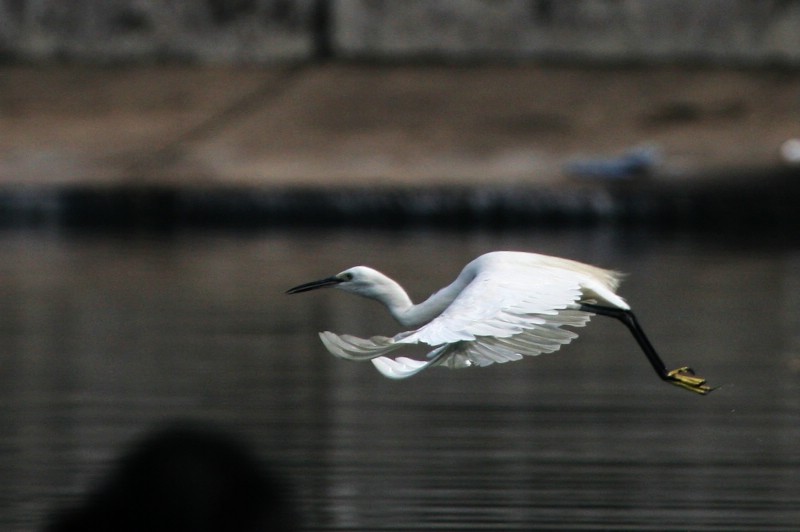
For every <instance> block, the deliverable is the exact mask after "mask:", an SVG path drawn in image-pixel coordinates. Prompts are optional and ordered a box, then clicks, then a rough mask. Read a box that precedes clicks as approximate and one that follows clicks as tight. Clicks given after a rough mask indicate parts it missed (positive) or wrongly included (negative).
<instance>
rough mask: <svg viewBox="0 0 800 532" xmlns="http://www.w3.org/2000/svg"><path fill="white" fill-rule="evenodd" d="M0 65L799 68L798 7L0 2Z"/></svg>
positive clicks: (431, 0) (309, 0) (668, 2)
mask: <svg viewBox="0 0 800 532" xmlns="http://www.w3.org/2000/svg"><path fill="white" fill-rule="evenodd" d="M0 58H5V59H7V60H23V61H41V60H62V59H68V60H77V61H90V62H117V61H153V60H189V61H197V62H234V63H272V62H288V61H306V60H316V59H328V58H346V59H371V60H379V61H381V60H392V61H398V60H419V59H426V60H445V61H470V60H520V59H523V60H527V59H570V60H574V59H577V60H590V61H611V62H620V61H623V62H629V61H638V62H642V61H644V62H648V61H698V62H712V63H725V64H747V65H753V64H755V65H760V64H781V65H795V66H796V65H800V0H457V1H456V0H69V1H68V0H0Z"/></svg>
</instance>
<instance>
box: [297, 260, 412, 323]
mask: <svg viewBox="0 0 800 532" xmlns="http://www.w3.org/2000/svg"><path fill="white" fill-rule="evenodd" d="M325 287H333V288H338V289H339V290H343V291H345V292H350V293H351V294H356V295H359V296H362V297H366V298H369V299H375V300H378V301H380V302H382V303H383V304H385V305H386V306H387V307H388V308H389V309H390V310H391V311H392V312H393V313H395V312H397V311H399V310H401V309H406V308H408V307H409V306H411V300H410V299H409V298H408V295H407V294H406V292H405V291H404V290H403V288H402V287H401V286H400V285H399V284H397V283H396V282H395V281H393V280H392V279H390V278H389V277H387V276H386V275H384V274H382V273H381V272H379V271H377V270H373V269H372V268H369V267H367V266H354V267H353V268H348V269H346V270H344V271H343V272H341V273H337V274H336V275H334V276H333V277H326V278H325V279H320V280H319V281H312V282H310V283H305V284H301V285H299V286H295V287H294V288H290V289H289V290H287V292H286V293H288V294H299V293H301V292H308V291H309V290H315V289H317V288H325Z"/></svg>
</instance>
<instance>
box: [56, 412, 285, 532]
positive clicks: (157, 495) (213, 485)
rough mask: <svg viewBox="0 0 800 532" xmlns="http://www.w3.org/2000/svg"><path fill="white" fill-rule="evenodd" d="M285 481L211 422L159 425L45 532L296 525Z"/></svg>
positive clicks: (231, 530)
mask: <svg viewBox="0 0 800 532" xmlns="http://www.w3.org/2000/svg"><path fill="white" fill-rule="evenodd" d="M289 499H290V497H289V496H288V494H287V491H286V489H285V486H283V485H282V483H281V482H279V481H277V480H276V479H274V478H273V477H272V476H271V475H269V474H268V472H267V471H266V469H265V468H264V466H263V464H261V463H260V462H259V460H258V459H257V458H256V457H255V456H254V454H253V453H252V452H251V451H250V450H249V449H248V448H246V446H245V445H243V444H242V443H241V442H240V441H238V440H236V439H235V438H233V437H231V436H230V435H228V434H225V433H223V432H221V431H219V430H215V429H212V428H209V427H206V426H200V425H195V424H185V423H184V424H178V425H173V426H170V427H167V428H165V429H161V430H157V431H155V432H153V433H151V434H149V435H146V436H145V437H144V439H142V440H141V441H139V442H138V443H135V444H134V445H133V446H132V447H131V448H130V450H128V451H127V452H126V453H124V454H123V456H122V457H121V459H120V460H119V462H118V463H117V464H116V466H115V467H114V469H113V471H112V472H111V473H110V475H109V476H108V477H107V478H105V479H104V480H103V481H102V482H101V484H100V485H99V486H98V487H97V489H95V490H94V491H92V492H91V493H90V494H89V495H88V496H87V497H86V499H85V500H84V501H83V502H82V503H81V504H80V505H79V506H78V507H76V508H70V509H66V510H61V511H59V512H58V513H57V514H56V515H55V516H54V518H53V519H52V520H51V522H50V523H49V526H48V528H47V530H48V532H73V531H75V532H77V531H89V532H91V531H101V530H103V531H120V532H127V531H134V530H136V531H160V530H164V531H167V530H169V531H189V530H191V531H194V532H206V531H208V532H210V531H225V532H236V531H247V532H250V531H253V532H254V531H264V530H268V531H290V530H297V529H298V528H299V527H298V526H297V525H296V515H295V514H294V512H293V511H292V510H291V508H290V502H289Z"/></svg>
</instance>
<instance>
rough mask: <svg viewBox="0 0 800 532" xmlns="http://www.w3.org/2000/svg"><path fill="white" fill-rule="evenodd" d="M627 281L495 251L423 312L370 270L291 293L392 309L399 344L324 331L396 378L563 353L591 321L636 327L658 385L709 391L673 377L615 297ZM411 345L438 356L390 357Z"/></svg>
mask: <svg viewBox="0 0 800 532" xmlns="http://www.w3.org/2000/svg"><path fill="white" fill-rule="evenodd" d="M620 277H621V276H620V274H619V273H617V272H614V271H611V270H605V269H602V268H598V267H595V266H590V265H588V264H583V263H580V262H576V261H573V260H569V259H563V258H558V257H550V256H547V255H539V254H535V253H524V252H516V251H496V252H492V253H487V254H485V255H481V256H480V257H478V258H476V259H475V260H473V261H472V262H470V263H469V264H467V265H466V266H465V267H464V269H463V270H462V271H461V273H460V274H459V275H458V277H457V278H456V279H455V280H454V281H453V282H452V283H451V284H449V285H448V286H446V287H444V288H442V289H441V290H439V291H437V292H436V293H434V294H433V295H431V296H430V297H429V298H428V299H426V300H425V301H423V302H421V303H419V304H416V305H415V304H413V303H412V301H411V298H410V297H409V296H408V294H407V293H406V291H405V290H404V289H403V288H402V287H401V286H400V285H399V284H398V283H397V282H395V281H394V280H392V279H390V278H389V277H387V276H386V275H384V274H382V273H380V272H378V271H376V270H373V269H372V268H368V267H366V266H356V267H354V268H350V269H348V270H345V271H343V272H341V273H340V274H338V275H335V276H333V277H329V278H326V279H322V280H320V281H314V282H311V283H306V284H303V285H300V286H297V287H295V288H292V289H291V290H289V293H299V292H305V291H308V290H313V289H315V288H321V287H325V286H334V287H336V288H339V289H341V290H344V291H347V292H351V293H354V294H357V295H360V296H363V297H366V298H369V299H374V300H376V301H379V302H380V303H382V304H383V305H384V306H386V308H387V309H388V310H389V312H390V313H391V315H392V316H393V317H394V318H395V319H396V320H397V321H398V322H399V323H400V324H401V325H403V326H405V327H410V328H413V329H412V330H409V331H406V332H401V333H399V334H396V335H395V336H393V337H391V338H389V337H383V336H376V337H372V338H370V339H363V338H357V337H354V336H350V335H337V334H335V333H332V332H323V333H320V338H321V339H322V342H323V343H324V344H325V347H327V349H328V350H329V351H330V352H331V353H332V354H334V355H336V356H338V357H340V358H345V359H349V360H372V362H373V364H374V365H375V367H376V368H377V369H378V370H379V371H380V372H381V373H383V374H384V375H386V376H388V377H391V378H395V379H402V378H406V377H410V376H412V375H414V374H416V373H418V372H420V371H422V370H424V369H426V368H428V367H431V366H446V367H450V368H462V367H468V366H487V365H489V364H493V363H502V362H509V361H513V360H519V359H521V358H522V357H523V356H524V355H538V354H541V353H550V352H553V351H557V350H558V349H559V348H560V347H561V346H562V345H565V344H568V343H569V342H570V341H572V340H573V339H574V338H576V337H577V334H576V333H575V332H574V331H571V330H568V329H565V328H564V327H565V326H570V327H582V326H584V325H586V323H588V321H589V320H590V319H591V317H592V316H593V315H595V314H604V315H609V316H612V317H615V318H618V319H620V320H622V321H623V323H625V324H626V325H627V326H628V327H629V328H630V329H631V331H632V332H633V333H634V336H635V337H636V339H637V341H639V344H640V346H641V347H642V348H643V350H644V351H645V354H646V355H647V357H648V359H649V360H650V362H651V364H653V366H654V368H655V369H656V371H657V372H658V373H659V376H660V377H662V378H663V379H665V380H669V381H672V382H673V383H674V384H679V385H681V386H683V387H685V388H688V389H692V390H693V391H697V392H699V393H706V392H707V391H708V390H709V388H708V387H707V386H705V385H704V381H703V380H702V379H700V378H699V377H695V376H694V375H693V374H691V373H690V371H689V370H688V369H686V368H681V369H680V370H674V371H673V372H668V371H667V370H666V368H665V367H664V365H663V363H662V362H661V360H660V359H659V358H658V355H657V354H656V353H655V350H654V349H653V348H652V346H651V345H650V344H649V342H648V341H647V339H646V337H645V336H644V333H643V332H642V331H641V327H639V326H638V323H636V320H635V318H634V317H633V314H632V313H631V311H630V307H629V305H628V304H627V303H626V302H625V300H624V299H622V298H621V297H620V296H619V295H617V294H616V290H617V287H618V286H619V282H620ZM412 344H427V345H429V346H431V347H433V348H434V349H432V350H431V351H430V352H429V353H428V355H427V357H426V359H425V360H414V359H410V358H406V357H398V358H395V359H392V358H389V357H386V356H384V355H386V354H387V353H390V352H393V351H397V350H400V349H402V348H404V347H408V346H409V345H412ZM701 390H702V391H701Z"/></svg>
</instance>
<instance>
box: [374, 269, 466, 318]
mask: <svg viewBox="0 0 800 532" xmlns="http://www.w3.org/2000/svg"><path fill="white" fill-rule="evenodd" d="M398 286H399V285H398ZM462 288H463V286H462V283H461V282H460V280H456V282H454V283H452V284H451V285H449V286H446V287H444V288H442V289H441V290H439V291H438V292H436V293H434V294H432V295H431V296H430V297H429V298H428V299H426V300H425V301H423V302H422V303H419V304H417V305H414V304H413V303H412V302H411V299H410V298H409V297H408V295H406V293H405V291H403V294H404V295H405V298H406V302H407V303H404V304H399V305H397V304H396V305H390V304H388V303H384V304H386V307H387V308H388V309H389V312H390V313H391V314H392V316H393V317H394V319H396V320H397V321H398V322H400V324H401V325H403V326H406V327H418V326H421V325H424V324H426V323H428V322H429V321H431V320H432V319H434V318H435V317H437V316H438V315H439V314H441V313H442V312H444V310H445V309H446V308H447V307H448V306H449V305H450V303H452V302H453V300H454V299H455V298H456V296H458V294H459V292H460V291H461V289H462ZM401 290H402V288H401Z"/></svg>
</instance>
